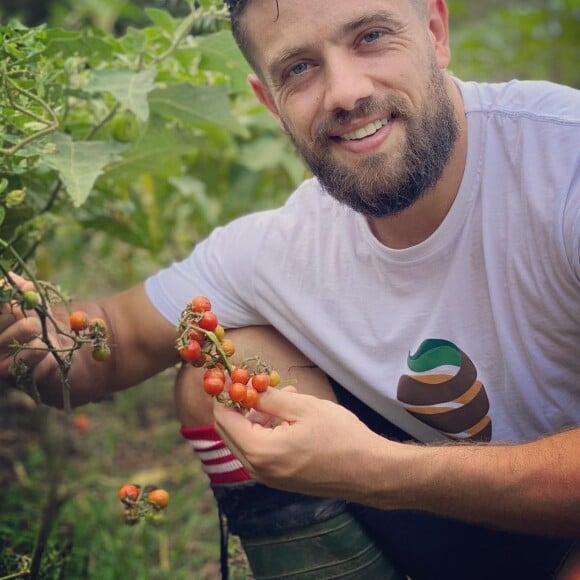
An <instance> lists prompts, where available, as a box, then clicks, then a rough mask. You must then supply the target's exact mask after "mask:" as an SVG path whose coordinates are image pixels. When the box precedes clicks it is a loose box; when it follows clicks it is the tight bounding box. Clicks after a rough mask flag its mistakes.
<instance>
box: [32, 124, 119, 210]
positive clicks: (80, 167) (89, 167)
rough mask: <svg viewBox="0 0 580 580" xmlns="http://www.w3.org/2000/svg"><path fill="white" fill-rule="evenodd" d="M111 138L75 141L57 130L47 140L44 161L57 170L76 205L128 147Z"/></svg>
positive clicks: (81, 202) (82, 201)
mask: <svg viewBox="0 0 580 580" xmlns="http://www.w3.org/2000/svg"><path fill="white" fill-rule="evenodd" d="M125 147H126V146H125V145H122V144H121V143H114V142H112V141H73V140H72V139H71V137H70V136H68V135H66V134H64V133H54V134H53V135H52V136H51V138H50V140H49V141H48V147H47V148H46V150H45V153H44V157H43V162H44V164H45V165H47V166H48V167H50V168H51V169H54V170H56V171H57V172H58V174H59V176H60V179H61V180H62V182H63V185H64V187H65V189H66V192H67V193H68V195H69V196H70V197H71V199H72V201H73V203H74V204H75V206H77V207H78V206H80V205H82V204H83V203H84V202H85V201H86V199H87V197H88V196H89V194H90V192H91V190H92V188H93V185H94V184H95V181H96V180H97V178H98V177H99V175H101V173H103V171H104V169H105V167H106V166H107V165H109V164H110V163H111V162H112V161H113V160H114V159H116V158H117V157H118V156H119V154H120V153H121V152H122V151H123V149H125Z"/></svg>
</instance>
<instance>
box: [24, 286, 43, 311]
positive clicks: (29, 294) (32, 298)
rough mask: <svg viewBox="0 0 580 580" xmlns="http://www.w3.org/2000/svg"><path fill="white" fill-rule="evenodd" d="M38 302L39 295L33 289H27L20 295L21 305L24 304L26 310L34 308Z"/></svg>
mask: <svg viewBox="0 0 580 580" xmlns="http://www.w3.org/2000/svg"><path fill="white" fill-rule="evenodd" d="M39 302H40V297H39V296H38V294H37V293H36V292H34V290H28V291H26V292H24V294H23V295H22V306H24V308H25V309H26V310H32V309H33V308H36V307H37V306H38V303H39Z"/></svg>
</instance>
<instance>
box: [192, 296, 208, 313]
mask: <svg viewBox="0 0 580 580" xmlns="http://www.w3.org/2000/svg"><path fill="white" fill-rule="evenodd" d="M191 309H192V310H193V311H194V312H207V311H208V310H211V302H210V301H209V299H208V298H206V297H205V296H196V297H195V298H194V299H193V300H192V301H191Z"/></svg>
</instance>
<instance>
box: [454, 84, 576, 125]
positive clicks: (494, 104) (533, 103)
mask: <svg viewBox="0 0 580 580" xmlns="http://www.w3.org/2000/svg"><path fill="white" fill-rule="evenodd" d="M458 85H459V87H460V89H461V92H462V94H463V97H464V101H465V109H466V113H467V114H469V113H477V112H482V113H485V114H488V115H504V116H511V117H525V118H529V119H537V120H540V121H542V120H543V121H547V122H549V121H555V122H559V123H570V124H579V123H580V91H579V90H577V89H574V88H572V87H569V86H566V85H562V84H558V83H554V82H551V81H543V80H512V81H509V82H504V83H479V82H462V81H459V82H458Z"/></svg>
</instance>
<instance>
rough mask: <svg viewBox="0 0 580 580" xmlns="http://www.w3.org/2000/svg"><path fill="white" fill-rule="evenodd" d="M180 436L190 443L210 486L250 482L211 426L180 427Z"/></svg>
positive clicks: (246, 474) (246, 473)
mask: <svg viewBox="0 0 580 580" xmlns="http://www.w3.org/2000/svg"><path fill="white" fill-rule="evenodd" d="M181 435H182V436H183V437H184V438H185V439H187V440H188V441H189V442H190V444H191V447H192V448H193V452H194V453H195V454H196V455H197V457H199V459H200V460H201V466H202V468H203V470H204V471H205V473H206V474H207V476H208V477H209V479H210V483H211V484H212V485H228V484H236V483H242V482H246V481H251V480H252V477H251V476H250V474H249V473H248V471H247V470H246V468H245V467H244V466H243V465H242V463H241V462H240V461H239V460H238V459H236V458H235V456H234V455H233V453H232V452H231V451H230V450H229V448H228V447H227V446H226V444H225V443H224V442H223V440H222V439H221V437H220V436H219V435H218V433H217V431H216V430H215V427H214V426H213V425H206V426H204V427H182V428H181Z"/></svg>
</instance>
